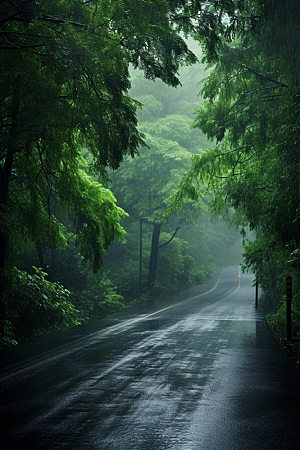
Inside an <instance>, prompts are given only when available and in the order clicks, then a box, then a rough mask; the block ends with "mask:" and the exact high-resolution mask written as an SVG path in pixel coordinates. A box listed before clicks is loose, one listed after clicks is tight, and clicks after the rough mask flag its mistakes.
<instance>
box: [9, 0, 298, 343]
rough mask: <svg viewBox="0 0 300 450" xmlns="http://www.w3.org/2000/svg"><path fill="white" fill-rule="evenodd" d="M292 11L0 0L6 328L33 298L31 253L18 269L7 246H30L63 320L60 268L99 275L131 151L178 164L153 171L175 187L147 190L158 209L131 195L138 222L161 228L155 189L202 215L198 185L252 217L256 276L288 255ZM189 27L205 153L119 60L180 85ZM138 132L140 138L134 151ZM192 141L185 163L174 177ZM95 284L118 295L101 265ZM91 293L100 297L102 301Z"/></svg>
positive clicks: (39, 285) (118, 228)
mask: <svg viewBox="0 0 300 450" xmlns="http://www.w3.org/2000/svg"><path fill="white" fill-rule="evenodd" d="M298 16H299V14H298V12H297V2H296V1H295V0H292V1H290V2H288V7H287V2H286V1H283V0H279V1H275V0H274V1H271V0H265V1H258V0H253V1H246V0H245V1H235V0H216V1H198V0H191V1H185V0H150V1H141V0H101V1H100V0H98V1H96V0H94V1H93V0H91V1H82V0H74V1H72V2H69V1H65V0H60V1H54V0H46V1H43V2H37V1H35V0H14V1H6V0H4V1H2V2H1V4H0V54H1V58H0V127H1V136H0V289H1V302H0V314H1V333H2V337H3V336H4V337H5V339H6V338H7V339H8V340H9V339H10V338H9V336H11V337H12V338H13V336H14V330H15V329H16V326H15V327H14V325H13V322H14V321H15V322H16V323H17V321H16V319H15V314H16V310H17V309H18V308H19V309H20V311H21V312H20V314H24V317H26V314H27V311H28V310H33V309H34V308H33V307H32V302H34V301H35V300H34V299H35V298H38V296H37V297H36V296H35V295H33V294H32V293H30V292H29V291H28V290H27V289H26V288H25V287H26V282H25V281H24V280H26V279H27V280H29V279H28V278H27V276H28V273H27V272H28V271H29V269H30V268H28V264H29V263H26V264H24V263H23V269H25V271H24V270H23V271H22V270H19V271H18V269H14V266H15V265H16V261H17V260H18V256H17V255H22V254H24V253H25V252H27V254H28V255H29V254H31V255H33V254H34V253H35V255H36V256H35V258H33V257H32V258H28V261H32V262H33V264H31V265H35V266H38V269H34V271H33V272H32V274H31V275H30V277H32V278H31V279H30V280H31V281H30V282H31V283H32V284H33V285H34V286H35V288H34V289H35V291H36V292H40V293H41V298H44V300H45V305H44V306H45V307H46V304H47V305H50V304H51V302H55V301H57V299H60V300H59V301H57V302H58V304H60V306H59V307H58V308H60V310H61V311H62V312H64V311H68V314H67V315H68V317H69V319H70V320H69V319H68V320H66V319H65V316H64V314H57V315H56V316H55V319H53V323H54V324H55V325H53V326H55V327H57V326H59V323H61V324H63V323H66V322H68V324H72V323H76V319H75V316H76V314H75V311H74V308H73V309H72V306H70V304H69V303H68V299H69V291H68V290H67V289H61V286H60V284H59V283H58V282H59V281H60V280H67V279H68V277H69V275H68V274H65V273H64V270H65V269H66V268H67V267H69V264H73V262H74V261H76V264H77V265H82V267H83V266H84V264H85V265H88V267H89V275H87V278H88V280H90V283H91V284H90V286H94V285H96V284H95V283H96V281H95V280H96V279H95V277H96V276H97V275H95V274H96V273H97V271H98V270H99V269H100V268H101V267H102V266H103V256H104V255H105V254H106V253H107V250H108V248H109V246H110V244H111V243H112V242H113V241H115V240H120V241H123V242H124V240H125V230H124V226H123V223H124V222H121V221H122V220H123V219H124V218H125V217H126V215H127V212H126V211H125V210H124V209H126V205H125V204H123V198H122V196H123V195H124V191H122V190H121V189H119V192H118V183H121V182H122V177H123V180H125V179H126V182H128V183H129V181H130V183H131V185H130V186H128V192H126V193H125V195H127V196H130V195H131V196H132V199H134V195H135V194H136V192H134V191H133V188H132V186H133V183H135V182H136V175H137V171H138V170H140V169H139V164H140V162H142V163H143V164H144V166H142V169H143V170H144V169H145V168H146V167H147V165H149V164H151V163H153V164H155V161H159V160H160V159H159V158H163V159H164V160H165V161H168V162H170V161H171V160H172V158H173V163H174V165H173V166H172V167H171V166H167V165H166V166H165V167H164V169H165V175H166V180H165V181H166V183H165V185H164V186H158V185H157V186H158V187H156V188H153V189H152V190H151V189H150V191H149V189H148V191H149V192H150V193H151V192H154V190H155V189H156V191H157V192H159V193H160V194H163V193H164V192H165V194H166V198H167V197H168V195H169V194H170V193H173V196H172V197H171V199H170V200H168V201H165V200H164V199H163V198H161V196H160V195H158V196H157V197H156V199H155V202H156V206H155V208H154V209H153V208H152V209H151V208H150V206H149V205H147V204H146V203H147V202H146V201H144V200H143V201H140V202H139V201H135V200H132V201H133V203H134V204H135V206H134V207H133V206H132V208H131V207H129V208H128V209H130V211H129V212H130V213H131V214H132V215H133V217H134V215H136V220H137V221H139V220H140V218H141V217H144V216H145V215H147V217H148V218H150V219H149V220H151V223H152V225H151V226H153V227H154V228H155V227H156V228H157V230H158V228H159V233H157V235H158V237H159V234H160V226H161V223H162V220H164V219H163V217H165V216H166V211H165V210H166V204H167V203H168V204H169V206H168V208H169V209H168V211H169V215H170V214H174V213H175V212H176V211H177V210H178V208H179V207H181V206H183V205H184V203H185V205H188V207H187V209H186V210H184V209H183V210H182V212H177V213H176V214H177V216H178V217H180V215H181V218H182V220H184V219H186V218H187V216H188V215H189V214H190V219H192V216H193V214H194V213H195V212H196V210H197V208H199V212H200V214H203V207H201V206H199V204H197V202H196V200H197V199H198V198H200V195H202V193H201V189H202V186H204V185H208V186H209V188H210V189H211V190H212V192H213V193H214V196H213V201H212V208H213V211H214V212H216V213H224V212H225V213H226V211H229V210H230V211H232V208H234V211H235V213H234V219H233V222H234V223H235V225H239V224H242V225H245V224H247V223H249V224H250V227H251V228H252V229H253V230H256V231H257V233H258V237H257V239H256V241H255V243H252V244H251V243H249V245H248V246H247V248H246V249H245V263H246V265H247V266H249V267H252V268H254V270H255V273H256V276H257V277H258V279H259V280H260V281H261V282H262V283H263V281H262V280H269V281H268V282H269V284H272V283H273V279H274V277H275V279H277V278H280V277H281V278H282V277H283V275H282V274H283V272H280V274H281V275H280V276H278V272H276V270H277V266H278V264H279V262H278V261H283V263H284V265H287V266H291V267H293V270H298V269H297V268H298V252H299V231H298V219H299V217H298V216H299V210H298V209H299V208H298V205H299V192H298V184H297V180H298V176H299V174H298V162H297V161H298V154H299V152H298V145H299V136H298V134H299V125H298V110H299V107H298V106H299V105H298V103H299V102H298V98H299V92H298V91H299V67H298V65H299V42H300V41H299V21H298ZM188 36H192V37H193V38H194V39H195V40H196V41H197V42H199V44H200V45H201V48H202V52H203V55H204V61H205V63H206V64H207V65H208V68H209V76H208V78H207V79H206V81H205V82H204V85H203V90H202V96H203V97H204V98H205V99H206V103H205V104H204V105H202V106H199V107H198V109H197V116H196V119H195V122H194V126H195V128H200V129H201V130H202V132H204V133H205V135H206V136H207V137H208V138H209V139H211V140H212V142H217V144H216V145H215V146H211V145H209V144H207V147H209V148H208V150H207V151H206V152H202V153H201V152H200V151H199V148H201V147H202V148H203V143H204V142H205V140H203V135H202V137H201V138H199V139H200V140H199V144H195V142H194V141H193V139H194V138H193V136H195V134H189V139H190V142H185V143H183V141H182V139H181V138H180V136H177V137H176V136H175V135H174V134H173V136H170V135H168V133H167V132H166V131H165V130H169V131H170V130H171V129H172V127H173V129H174V130H175V129H176V127H177V126H178V127H182V129H184V130H186V129H187V128H186V123H187V122H186V120H187V119H186V117H182V116H183V115H185V114H186V113H184V114H183V113H182V112H183V109H182V111H181V112H180V114H179V115H178V116H177V118H175V117H168V114H165V113H164V108H165V107H166V105H164V104H163V103H160V101H159V99H158V98H155V96H154V95H152V93H151V92H148V93H147V92H144V93H143V94H144V95H143V96H142V97H140V98H138V96H137V99H136V98H135V97H134V96H133V95H132V94H131V91H130V88H131V75H130V67H132V68H133V69H134V70H135V69H138V70H141V72H142V73H143V76H144V77H145V79H148V80H152V81H155V80H161V82H163V83H165V85H168V86H173V87H176V86H180V77H179V69H180V67H181V66H185V65H188V66H190V65H193V64H195V63H196V62H197V58H196V56H195V54H194V53H193V52H192V51H191V50H190V49H189V46H188V44H187V38H188ZM151 102H152V103H151ZM143 104H149V105H151V106H150V109H148V110H147V111H146V110H145V114H148V117H145V116H144V119H143V116H142V113H141V115H140V122H141V126H140V127H139V126H138V115H137V112H138V110H139V109H140V108H142V107H143ZM182 104H183V103H182ZM192 107H193V109H194V106H192V105H191V109H192ZM151 108H152V111H156V113H155V114H157V117H159V115H160V118H161V119H163V120H161V121H160V126H159V127H156V126H154V127H153V123H152V122H153V117H154V121H155V120H156V118H157V117H156V118H155V114H154V116H153V114H152V113H151ZM185 108H187V103H185ZM159 110H160V112H159ZM191 113H192V110H191ZM151 114H152V116H153V117H151ZM179 116H180V117H179ZM176 121H177V122H176ZM174 124H175V125H174ZM146 134H147V135H149V143H148V142H147V140H146ZM173 137H174V139H173ZM200 141H201V143H200ZM147 145H149V146H150V150H149V153H148V154H145V156H144V157H143V158H142V157H141V158H140V159H139V155H140V154H141V152H142V149H143V148H144V149H145V148H147ZM197 145H198V149H197V150H196V148H197ZM197 152H198V153H201V155H200V156H199V155H196V153H197ZM189 153H190V154H191V156H192V154H193V156H192V167H191V169H190V170H189V171H188V172H187V175H186V176H185V177H184V178H183V180H182V181H181V182H180V179H181V177H182V176H183V175H184V174H183V173H182V169H183V168H184V169H185V170H188V159H189V158H190V155H189ZM151 155H152V156H151ZM136 157H138V158H136ZM132 158H134V159H133V161H134V163H133V164H132V165H131V166H130V169H131V170H129V161H130V160H132ZM138 161H139V162H138ZM181 162H182V165H180V163H181ZM173 163H172V164H173ZM122 164H123V165H122ZM120 166H121V171H120V178H119V179H118V180H119V181H117V179H115V186H116V188H115V191H113V192H114V194H115V195H117V192H118V195H119V196H120V201H121V205H122V208H121V207H120V206H117V203H116V202H117V200H116V196H115V195H114V194H113V193H112V190H111V189H110V184H109V183H110V181H109V176H110V177H111V178H112V179H113V178H114V176H113V175H112V174H111V171H116V173H118V170H117V169H119V167H120ZM126 167H128V171H127V172H126V171H125V168H126ZM159 167H160V166H159ZM177 182H178V184H179V185H180V187H179V190H177V191H176V187H177V186H176V185H177ZM130 183H129V184H130ZM199 186H200V187H199ZM205 189H206V188H205ZM146 191H147V189H146ZM146 191H145V192H146ZM287 198H288V200H287ZM139 200H141V199H139ZM155 202H154V203H155ZM154 203H152V206H153V205H154ZM152 206H151V207H152ZM143 208H144V209H143ZM138 210H139V211H138ZM200 210H201V211H202V212H201V211H200ZM153 224H156V225H153ZM168 233H169V234H168ZM168 233H167V234H166V235H165V236H164V240H165V242H167V241H169V240H170V238H172V242H173V244H172V245H175V244H176V245H177V250H178V251H179V248H180V249H181V250H180V252H181V257H182V258H183V259H182V261H183V262H184V261H185V262H184V263H183V266H182V267H184V264H185V263H186V262H187V261H188V258H186V259H184V252H185V250H184V249H186V244H184V243H183V242H180V241H176V240H175V239H177V238H178V236H176V238H175V235H174V236H173V232H171V229H170V230H168ZM172 236H173V237H172ZM158 244H159V243H158V241H157V248H158ZM270 248H272V250H274V251H272V252H271V253H270V254H269V253H268V251H269V250H267V249H270ZM153 257H155V258H156V257H157V255H156V256H155V255H154V256H153ZM151 258H152V255H151ZM21 265H22V264H21ZM25 266H26V267H25ZM80 267H81V266H80ZM275 267H276V270H275ZM278 270H279V269H278ZM93 272H94V273H95V274H94V275H93ZM46 273H47V275H46ZM80 273H81V275H80V276H82V273H83V269H82V270H81V272H80ZM274 273H275V275H274ZM259 274H260V275H259ZM46 277H48V281H47V282H46V280H45V278H46ZM272 277H273V278H272ZM77 278H78V279H79V278H80V277H79V276H78V277H77ZM8 280H13V283H10V282H8ZM270 280H271V281H270ZM150 281H151V282H155V278H151V277H150ZM47 283H52V285H51V286H50V284H47ZM55 283H56V284H55ZM93 283H94V284H93ZM99 283H100V284H99ZM65 285H66V286H67V283H66V284H65ZM98 285H99V286H100V285H101V286H102V290H103V292H104V293H105V296H106V297H105V298H109V299H110V301H111V302H115V305H116V307H117V305H118V304H119V303H120V301H121V300H122V299H121V297H122V296H121V297H120V295H119V294H117V293H116V287H115V286H114V283H113V282H111V280H110V279H109V278H107V277H106V278H105V277H104V278H103V279H101V280H100V281H99V280H98ZM67 287H68V286H67ZM93 289H94V288H92V287H90V288H89V285H88V286H87V287H86V288H85V290H84V292H86V296H85V297H84V298H85V299H86V300H85V301H86V304H87V303H88V301H89V300H88V299H90V298H92V297H93V296H94V297H95V295H96V294H95V290H93ZM46 292H49V295H48V294H47V295H46ZM51 292H52V294H51ZM43 293H45V296H44V297H43V295H42V294H43ZM80 295H81V294H80ZM99 302H100V303H99V304H101V305H102V306H101V308H104V309H105V308H106V306H105V305H106V303H105V301H104V300H99ZM99 304H98V306H97V308H98V307H99ZM20 305H21V306H20ZM91 308H92V307H91ZM101 308H100V309H101ZM50 310H51V308H50ZM50 310H49V311H50ZM51 311H52V310H51ZM52 313H53V311H52ZM52 313H51V312H49V314H50V315H51V314H52ZM53 314H54V313H53ZM55 314H56V313H55ZM53 317H54V316H53ZM59 317H61V319H59ZM62 317H64V318H63V319H62ZM72 317H73V318H74V319H72ZM50 322H51V320H50ZM37 327H38V328H42V327H41V325H37ZM50 328H51V326H50Z"/></svg>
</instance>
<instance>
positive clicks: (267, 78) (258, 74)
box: [244, 66, 288, 88]
mask: <svg viewBox="0 0 300 450" xmlns="http://www.w3.org/2000/svg"><path fill="white" fill-rule="evenodd" d="M244 67H245V69H247V70H249V72H252V73H254V74H255V75H257V76H259V77H261V78H263V79H265V80H268V81H271V82H272V83H275V84H278V85H279V86H282V87H285V88H288V85H287V84H285V83H282V82H281V81H277V80H274V79H273V78H270V77H267V76H265V75H262V74H261V73H259V72H256V70H254V69H251V68H250V67H247V66H244Z"/></svg>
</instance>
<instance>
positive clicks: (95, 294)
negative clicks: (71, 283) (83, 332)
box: [71, 273, 128, 322]
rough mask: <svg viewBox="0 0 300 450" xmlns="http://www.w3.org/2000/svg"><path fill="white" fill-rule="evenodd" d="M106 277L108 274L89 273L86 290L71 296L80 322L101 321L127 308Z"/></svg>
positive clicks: (122, 298)
mask: <svg viewBox="0 0 300 450" xmlns="http://www.w3.org/2000/svg"><path fill="white" fill-rule="evenodd" d="M108 276H109V273H104V274H103V275H102V274H99V273H98V274H92V273H89V275H88V279H87V286H86V288H85V289H84V290H82V291H81V292H76V293H74V294H73V295H72V297H71V298H72V301H73V302H74V303H75V305H76V307H77V308H78V309H79V310H80V313H79V315H80V320H81V321H83V322H85V321H89V320H97V319H101V318H102V317H105V316H107V315H109V314H113V313H114V312H116V311H119V310H120V309H122V308H124V307H125V306H128V304H126V303H125V301H124V297H123V296H122V295H120V294H118V293H117V287H116V286H115V285H114V284H113V282H112V281H111V280H110V279H109V278H108Z"/></svg>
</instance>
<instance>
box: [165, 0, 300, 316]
mask: <svg viewBox="0 0 300 450" xmlns="http://www.w3.org/2000/svg"><path fill="white" fill-rule="evenodd" d="M221 5H223V6H224V10H223V12H225V11H226V12H227V14H228V16H227V17H226V20H225V16H223V17H224V20H223V22H222V25H221V26H217V25H213V27H212V28H213V30H214V31H216V32H217V34H218V37H219V41H218V44H217V45H216V46H214V48H213V50H214V51H215V54H212V53H210V52H206V54H205V57H204V59H205V60H206V62H207V63H208V64H209V67H210V69H211V71H210V73H209V75H208V76H207V78H206V79H205V80H204V82H203V85H202V91H201V94H202V96H203V98H204V99H205V102H204V103H203V104H201V105H200V106H198V108H197V109H196V118H195V121H194V126H195V127H196V128H199V129H201V130H202V131H203V132H204V133H205V135H206V136H207V137H208V138H209V139H210V140H212V141H214V142H215V145H214V146H213V147H212V148H209V149H207V150H206V151H204V152H203V153H202V154H200V155H194V156H193V158H192V164H191V168H190V169H189V171H188V172H187V174H186V175H185V176H184V177H183V179H182V181H181V183H180V186H179V189H178V190H177V191H176V192H175V193H173V194H172V196H171V198H170V201H169V205H168V211H167V214H174V213H176V211H177V209H178V208H180V207H181V206H182V204H183V203H184V201H186V199H187V198H191V199H193V200H195V199H197V198H200V197H201V195H203V186H206V187H207V188H208V189H210V190H211V192H212V193H213V198H212V199H211V201H210V204H211V207H212V212H213V213H214V214H215V215H217V214H222V215H223V216H224V217H226V218H227V220H228V222H229V223H230V225H233V226H239V225H243V226H244V225H245V224H249V228H250V229H251V230H255V231H256V232H257V238H256V240H255V241H254V242H250V241H248V243H247V245H246V246H245V248H244V261H245V262H244V269H245V270H246V269H247V268H250V269H251V270H253V271H254V272H255V276H256V279H257V280H258V281H259V283H260V285H261V287H262V288H263V289H264V291H265V293H266V296H267V302H268V303H267V305H266V306H267V308H269V309H271V310H273V311H274V309H275V308H280V310H279V313H278V317H277V316H274V320H275V319H276V320H277V318H279V317H281V316H282V307H280V301H281V297H282V293H283V291H284V281H285V277H286V275H287V274H288V273H291V274H292V273H298V272H297V271H298V269H299V243H300V234H299V224H298V216H299V205H300V197H299V186H298V180H299V129H300V128H299V119H298V111H299V87H300V85H299V60H300V58H299V53H300V47H299V34H300V27H299V21H298V17H297V11H298V6H299V5H298V2H296V1H294V0H293V1H291V2H288V4H287V2H285V1H281V0H280V1H272V0H271V1H265V2H256V1H242V2H231V6H232V7H233V8H234V10H231V12H230V11H229V9H230V5H229V3H228V2H216V3H215V4H214V7H215V8H217V9H218V10H219V12H221ZM227 8H228V9H227ZM198 39H199V41H200V42H202V39H203V36H202V34H201V32H200V33H199V35H198ZM232 211H234V213H232ZM296 278H297V276H296ZM296 289H298V288H296ZM295 292H296V295H298V294H297V292H298V291H297V290H296V291H295ZM278 323H279V322H278Z"/></svg>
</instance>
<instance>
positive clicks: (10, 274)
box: [0, 267, 78, 346]
mask: <svg viewBox="0 0 300 450" xmlns="http://www.w3.org/2000/svg"><path fill="white" fill-rule="evenodd" d="M34 269H35V272H36V273H35V274H33V275H29V274H28V273H27V272H23V271H20V270H17V268H16V267H14V268H12V269H10V270H9V271H6V272H5V273H4V277H5V278H7V279H9V282H7V283H6V284H5V289H4V291H3V292H2V300H3V301H4V302H5V304H6V316H7V317H8V318H9V323H8V320H6V321H5V322H6V324H5V326H6V327H8V328H9V330H10V331H9V333H8V332H6V337H4V339H3V340H2V339H1V338H0V345H1V346H2V345H10V344H17V342H16V341H15V340H14V337H16V338H17V339H18V341H24V340H28V339H31V338H33V337H34V336H37V335H39V334H42V333H44V332H45V331H48V330H54V329H57V328H61V327H66V326H74V325H77V324H78V322H77V320H76V316H77V312H78V311H76V310H75V308H74V306H73V305H72V304H71V303H70V302H69V296H70V292H69V291H68V290H66V289H64V288H63V286H62V285H60V284H59V283H50V282H49V281H47V280H46V278H45V275H46V274H45V273H44V272H43V271H41V270H40V269H36V268H34Z"/></svg>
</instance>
